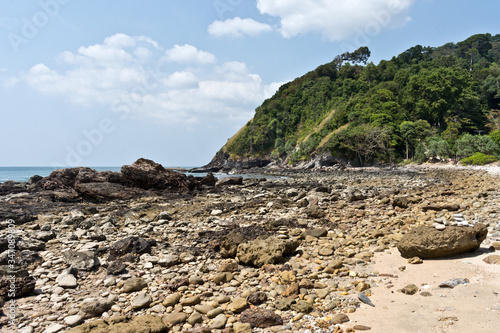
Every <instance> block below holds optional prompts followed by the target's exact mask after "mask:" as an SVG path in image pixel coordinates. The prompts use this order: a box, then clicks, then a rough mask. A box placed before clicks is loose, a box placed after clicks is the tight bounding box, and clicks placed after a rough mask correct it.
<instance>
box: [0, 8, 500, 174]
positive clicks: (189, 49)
mask: <svg viewBox="0 0 500 333" xmlns="http://www.w3.org/2000/svg"><path fill="white" fill-rule="evenodd" d="M498 13H500V2H498V1H494V0H488V1H472V0H454V1H451V0H253V1H251V0H164V1H155V0H143V1H132V0H108V1H95V0H87V1H77V0H23V1H19V0H0V50H1V52H0V100H1V122H0V124H1V130H0V166H78V165H85V166H119V165H123V164H130V163H132V162H133V161H135V160H136V159H138V158H139V157H145V158H150V159H153V160H155V161H157V162H159V163H162V164H163V165H165V166H173V165H176V166H199V165H203V164H206V163H208V162H209V161H210V159H211V158H212V157H213V156H214V154H215V153H216V151H217V150H218V149H219V148H220V147H222V145H224V143H225V142H226V141H227V139H228V138H230V137H231V136H232V135H233V134H234V133H235V132H236V131H237V130H238V129H239V128H241V126H243V125H244V124H245V123H246V122H247V121H248V120H250V119H251V118H252V116H253V114H254V110H255V108H256V107H257V106H258V105H260V104H261V103H262V102H263V101H264V100H265V99H266V98H269V97H271V96H272V95H273V93H274V92H275V91H276V89H277V88H278V87H279V86H280V85H281V84H283V83H285V82H287V81H290V80H293V79H294V78H296V77H299V76H301V75H303V74H305V73H306V72H308V71H310V70H312V69H314V68H316V67H317V66H319V65H321V64H323V63H327V62H330V61H331V60H332V59H333V58H334V57H335V56H336V55H337V54H340V53H342V52H345V51H352V50H353V49H355V48H358V47H360V46H364V45H367V46H368V47H369V48H370V50H371V51H372V56H371V58H370V61H373V62H374V63H375V64H377V63H378V62H379V61H380V60H382V59H390V58H391V57H392V56H394V55H397V54H399V53H401V52H403V51H404V50H406V49H408V48H410V47H412V46H414V45H416V44H421V45H423V46H440V45H442V44H445V43H447V42H459V41H461V40H464V39H466V38H467V37H469V36H471V35H473V34H476V33H486V32H489V33H492V34H497V33H500V20H498Z"/></svg>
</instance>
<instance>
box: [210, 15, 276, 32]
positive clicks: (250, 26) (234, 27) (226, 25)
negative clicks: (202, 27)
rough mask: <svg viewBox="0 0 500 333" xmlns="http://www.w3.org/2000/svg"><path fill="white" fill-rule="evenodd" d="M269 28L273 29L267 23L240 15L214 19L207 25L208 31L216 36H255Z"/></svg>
mask: <svg viewBox="0 0 500 333" xmlns="http://www.w3.org/2000/svg"><path fill="white" fill-rule="evenodd" d="M271 30H273V28H272V27H271V26H270V25H268V24H265V23H260V22H257V21H255V20H253V19H251V18H245V19H242V18H240V17H235V18H232V19H227V20H225V21H215V22H213V23H212V24H210V25H209V26H208V33H209V34H210V35H212V36H216V37H221V36H230V37H243V36H244V35H249V36H257V35H260V34H261V33H263V32H268V31H271Z"/></svg>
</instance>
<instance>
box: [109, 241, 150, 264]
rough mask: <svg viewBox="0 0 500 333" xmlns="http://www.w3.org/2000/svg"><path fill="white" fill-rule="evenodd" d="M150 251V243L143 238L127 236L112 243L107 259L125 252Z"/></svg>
mask: <svg viewBox="0 0 500 333" xmlns="http://www.w3.org/2000/svg"><path fill="white" fill-rule="evenodd" d="M143 253H151V244H149V243H148V241H147V240H145V239H144V238H139V237H135V236H131V237H127V238H124V239H122V240H119V241H117V242H115V243H113V244H112V245H111V246H110V248H109V260H110V261H111V260H114V259H118V258H120V257H121V256H124V255H126V254H143Z"/></svg>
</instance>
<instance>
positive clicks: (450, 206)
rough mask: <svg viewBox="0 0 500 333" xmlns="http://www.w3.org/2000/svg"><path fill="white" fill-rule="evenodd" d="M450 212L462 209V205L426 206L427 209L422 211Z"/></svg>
mask: <svg viewBox="0 0 500 333" xmlns="http://www.w3.org/2000/svg"><path fill="white" fill-rule="evenodd" d="M445 209H446V210H448V211H450V212H455V211H457V210H459V209H460V205H457V204H451V205H442V206H440V205H428V206H425V207H422V210H423V211H424V212H426V211H428V210H436V211H440V210H445Z"/></svg>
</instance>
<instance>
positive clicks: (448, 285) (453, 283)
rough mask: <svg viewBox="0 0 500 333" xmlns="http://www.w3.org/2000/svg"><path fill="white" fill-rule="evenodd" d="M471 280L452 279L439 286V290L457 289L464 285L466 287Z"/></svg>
mask: <svg viewBox="0 0 500 333" xmlns="http://www.w3.org/2000/svg"><path fill="white" fill-rule="evenodd" d="M469 282H470V281H469V279H463V278H458V279H450V280H447V281H445V282H442V283H440V284H439V285H438V287H439V288H451V289H453V288H455V287H456V286H458V285H459V284H463V285H466V284H467V283H469Z"/></svg>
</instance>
